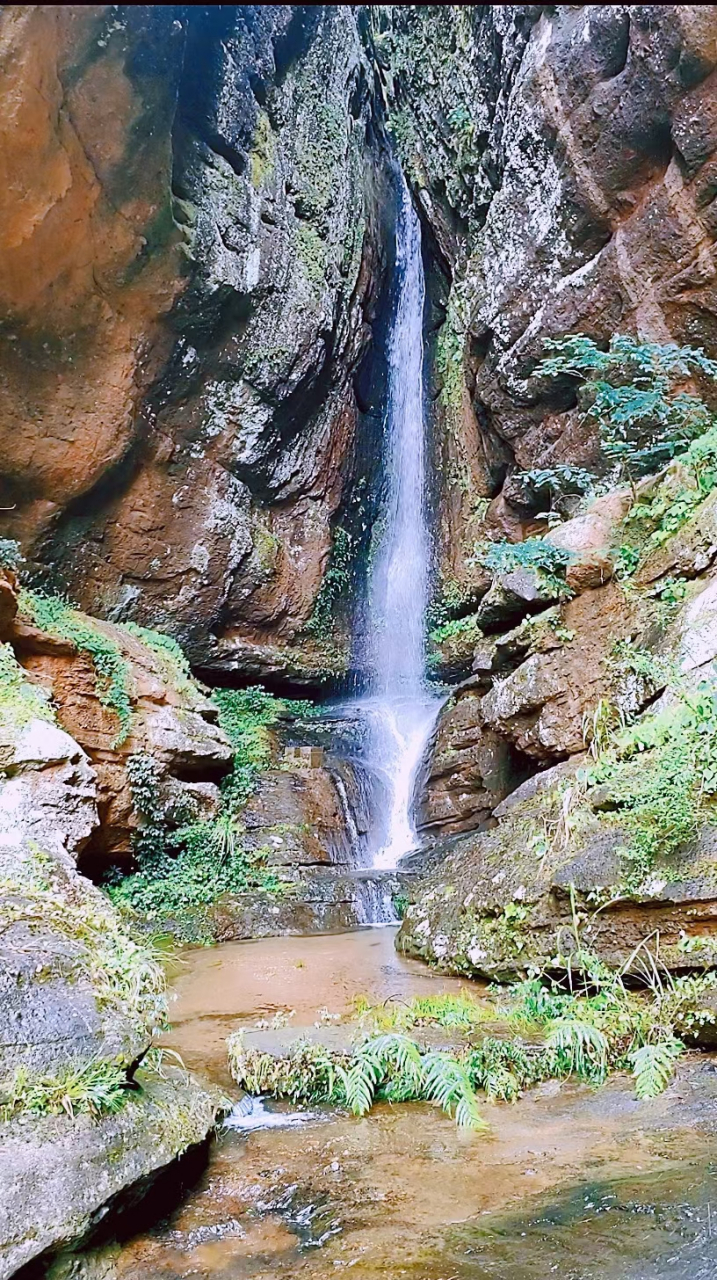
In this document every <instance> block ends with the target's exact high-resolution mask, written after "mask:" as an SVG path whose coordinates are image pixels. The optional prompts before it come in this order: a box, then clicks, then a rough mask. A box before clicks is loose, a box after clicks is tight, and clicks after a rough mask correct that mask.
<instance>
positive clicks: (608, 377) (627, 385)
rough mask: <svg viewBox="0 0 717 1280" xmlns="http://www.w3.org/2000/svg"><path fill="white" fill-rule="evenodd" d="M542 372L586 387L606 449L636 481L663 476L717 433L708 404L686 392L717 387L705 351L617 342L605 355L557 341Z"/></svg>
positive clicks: (593, 347) (587, 343) (584, 399)
mask: <svg viewBox="0 0 717 1280" xmlns="http://www.w3.org/2000/svg"><path fill="white" fill-rule="evenodd" d="M545 348H546V351H548V352H549V353H550V354H549V355H548V356H547V357H546V358H545V359H543V360H542V361H541V363H540V364H539V366H538V370H537V372H538V373H540V374H543V375H548V376H549V377H559V376H561V375H566V374H567V375H569V376H570V377H573V378H577V379H579V380H580V383H581V390H580V394H579V402H580V404H581V406H582V407H583V409H584V412H585V414H586V416H587V417H589V418H592V419H593V421H594V422H596V424H597V425H598V426H599V429H600V435H601V439H602V444H603V449H604V451H605V454H606V456H607V457H608V458H610V459H613V460H614V461H615V462H617V463H618V464H619V466H620V467H621V469H623V470H624V471H625V472H626V474H627V475H628V476H629V477H630V478H631V477H632V476H635V475H643V474H646V473H649V472H651V471H655V470H657V469H658V467H660V466H661V465H662V464H663V463H665V462H668V461H669V460H670V459H671V458H673V457H675V455H676V454H678V453H680V452H682V450H684V449H686V448H687V446H688V444H689V443H690V441H691V440H694V439H695V438H696V437H697V436H699V435H702V434H703V433H704V432H705V431H706V430H707V428H708V427H709V426H710V422H711V418H710V413H709V411H708V409H707V406H706V405H705V403H704V401H703V400H702V399H701V398H700V397H699V396H697V395H694V394H691V393H689V392H687V391H684V390H683V389H682V388H683V387H684V384H685V382H686V381H688V380H689V379H691V378H694V377H695V376H697V377H704V378H708V379H710V380H711V381H714V380H716V379H717V362H715V361H714V360H710V359H709V358H708V357H707V356H706V355H705V353H704V351H703V350H702V349H701V348H694V347H679V346H677V344H675V343H666V344H659V343H648V342H639V341H638V340H637V339H635V338H631V337H627V336H625V335H620V334H616V335H615V336H614V337H613V338H612V340H611V342H610V346H609V347H608V349H607V351H602V350H600V348H599V347H598V346H597V344H596V343H595V342H593V340H592V339H591V338H588V337H586V336H585V335H584V334H572V335H569V336H567V337H564V338H558V339H549V340H548V341H547V342H546V344H545Z"/></svg>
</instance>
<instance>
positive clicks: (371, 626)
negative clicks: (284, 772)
mask: <svg viewBox="0 0 717 1280" xmlns="http://www.w3.org/2000/svg"><path fill="white" fill-rule="evenodd" d="M396 274H397V294H398V296H397V300H396V314H395V318H394V321H393V326H392V330H391V338H390V349H389V381H388V397H387V408H386V426H385V439H386V444H385V450H384V455H383V460H382V461H383V468H384V471H385V478H384V486H385V497H384V500H383V505H382V507H381V509H380V513H379V518H378V525H377V529H376V532H375V543H374V545H373V546H372V551H371V555H372V567H371V573H370V577H369V583H368V592H369V599H368V635H367V639H366V640H365V641H364V644H365V648H366V652H365V653H364V654H361V655H360V661H361V660H363V662H364V663H365V665H366V667H367V669H368V670H367V696H366V698H365V700H364V702H363V712H364V714H365V715H366V717H367V719H368V733H367V738H366V746H365V751H366V759H367V761H368V763H369V764H370V766H371V767H372V768H373V769H375V770H377V771H378V772H379V773H380V774H381V776H382V777H383V778H384V779H385V797H386V799H385V806H384V812H382V813H380V814H379V815H378V816H377V821H376V826H375V830H374V832H373V833H372V836H373V843H374V852H373V865H374V866H375V867H395V866H396V864H397V862H398V861H399V859H400V858H401V857H403V855H404V854H407V853H410V852H411V850H412V849H413V847H414V845H415V843H416V831H415V826H414V819H413V793H414V786H415V782H416V776H417V773H418V769H419V767H420V764H421V761H422V758H423V755H424V752H425V748H426V744H427V742H428V739H429V737H430V734H431V731H432V729H433V725H434V722H435V718H436V715H437V713H438V708H439V705H440V699H437V698H436V696H435V695H433V696H432V695H431V694H430V692H429V691H428V689H427V687H426V681H425V672H426V654H425V628H426V606H427V602H428V578H429V567H430V543H429V537H428V518H427V503H426V441H425V434H426V427H425V416H424V408H423V308H424V278H423V263H422V259H421V232H420V225H419V222H418V218H417V216H416V213H415V210H414V208H413V206H412V204H411V198H410V195H409V193H408V189H407V187H406V185H405V182H404V181H403V179H401V183H400V193H399V207H398V216H397V221H396Z"/></svg>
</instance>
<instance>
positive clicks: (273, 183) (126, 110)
mask: <svg viewBox="0 0 717 1280" xmlns="http://www.w3.org/2000/svg"><path fill="white" fill-rule="evenodd" d="M113 15H114V11H113V10H109V9H108V10H106V11H105V10H103V9H102V8H101V7H100V8H97V9H87V10H80V9H78V10H77V11H76V12H75V11H74V10H72V9H70V10H67V11H62V10H59V9H58V10H52V11H50V10H47V11H45V10H43V11H41V12H40V11H38V12H37V13H36V14H30V13H29V12H28V13H27V14H22V15H21V14H20V13H19V12H18V14H13V15H10V14H9V13H8V14H7V15H4V18H3V31H2V39H3V42H4V47H5V49H6V61H5V63H4V64H3V72H2V74H3V75H4V77H5V85H6V93H7V94H9V95H10V97H12V100H13V111H12V113H11V115H10V117H8V119H6V121H5V126H4V141H2V140H0V147H1V146H4V148H5V154H6V156H7V158H8V163H9V166H10V168H11V169H12V168H13V166H15V170H16V178H14V179H13V182H11V183H10V184H9V185H8V186H7V188H6V190H5V192H4V197H3V198H4V202H5V208H6V214H5V218H4V227H5V239H6V245H5V254H4V261H5V264H6V265H5V273H4V275H3V278H2V280H1V281H0V292H1V294H2V300H3V307H4V311H5V313H7V314H8V315H12V317H13V319H12V322H11V324H12V325H13V326H14V332H13V333H12V335H11V341H10V342H9V343H8V346H7V349H6V352H5V355H4V357H3V359H4V361H5V380H4V384H3V385H4V388H5V390H4V392H3V394H4V396H5V402H6V413H5V418H4V422H5V428H4V430H5V434H4V437H3V441H4V466H3V471H4V478H5V479H4V483H5V489H4V492H5V496H6V498H7V499H8V501H7V503H6V505H7V506H9V507H10V506H11V507H12V508H13V515H12V519H11V521H10V522H9V523H10V524H11V525H12V528H11V529H10V528H8V532H9V533H10V534H11V535H12V536H21V537H22V539H23V543H24V545H25V547H26V548H27V549H28V551H29V552H30V554H31V555H32V556H34V557H36V558H37V559H38V560H39V561H40V562H42V563H43V564H49V565H52V566H53V567H54V568H55V569H56V570H57V571H58V573H59V575H60V579H61V580H62V581H63V582H64V584H65V585H66V586H68V587H69V589H70V590H71V591H72V593H73V595H74V596H75V597H76V598H78V599H79V600H80V602H81V603H82V604H83V606H84V607H86V608H88V609H89V610H90V611H91V612H93V613H98V614H100V615H103V616H105V617H110V618H115V619H117V618H130V617H132V618H135V619H136V620H137V621H139V622H143V623H144V622H149V623H151V625H152V626H159V627H160V628H161V629H164V630H167V631H170V632H171V633H173V634H175V635H176V636H178V638H180V639H181V640H182V641H184V642H185V643H187V644H188V645H189V648H190V650H191V653H192V656H193V658H194V659H195V660H196V661H198V662H202V663H211V664H212V666H213V668H214V669H215V670H216V669H220V670H225V671H228V672H234V671H243V672H244V673H245V674H248V675H256V674H259V675H269V676H279V677H282V678H285V679H288V680H290V681H299V682H301V681H302V680H303V681H304V682H305V683H306V682H308V683H310V684H311V683H314V684H321V683H323V682H325V681H326V679H328V678H332V677H333V676H334V675H335V673H336V670H337V669H338V670H339V671H341V670H342V669H343V665H344V663H345V658H342V656H341V651H340V646H339V648H336V645H334V646H333V647H332V648H331V649H330V652H327V651H326V648H325V646H324V649H323V650H322V647H321V645H319V646H318V648H317V646H316V644H315V643H314V642H312V640H311V638H310V637H304V638H303V639H301V638H300V639H299V642H298V643H297V644H296V645H294V641H295V640H296V638H297V636H298V635H299V633H300V632H301V630H302V628H303V627H304V625H305V624H306V623H307V621H308V620H309V617H310V615H311V613H312V609H313V606H314V603H315V600H316V597H317V594H318V592H319V589H320V586H321V582H322V578H323V575H324V571H325V569H326V567H327V563H328V558H329V553H330V549H331V544H332V529H331V522H332V519H333V517H334V515H335V514H336V512H337V508H338V506H339V504H340V502H341V499H342V493H343V488H344V483H345V479H346V476H347V475H348V473H349V472H350V469H351V465H352V463H351V459H352V456H353V455H352V450H353V444H354V434H355V429H356V422H357V416H358V409H357V404H356V399H355V396H354V392H353V388H352V377H353V374H354V372H355V370H356V367H357V364H358V361H359V358H360V356H361V354H362V352H363V350H364V348H365V346H366V342H367V339H368V337H369V335H370V328H369V326H370V322H371V319H372V307H373V302H374V299H375V295H376V292H377V290H379V289H380V282H381V278H382V272H383V265H382V258H381V253H382V249H381V248H380V244H382V243H383V240H382V237H381V236H379V234H378V227H379V224H380V222H381V219H382V218H383V213H382V212H381V208H382V207H383V203H384V195H385V193H384V194H382V192H381V188H382V183H383V184H384V186H385V181H384V178H383V177H382V166H383V160H382V153H381V146H380V143H379V142H377V135H376V130H375V121H374V106H373V104H372V98H371V72H370V69H369V64H368V61H367V57H366V53H365V51H364V47H363V45H362V40H361V36H360V34H359V29H358V17H357V15H356V14H355V13H354V12H353V10H351V9H346V8H341V7H333V6H318V7H314V8H313V9H312V8H310V7H309V8H303V7H301V6H295V7H292V6H289V5H277V6H269V7H264V8H262V7H261V6H248V7H244V8H240V9H232V10H230V9H221V8H212V7H210V8H208V9H206V8H205V9H198V10H196V11H192V12H191V13H190V12H189V11H187V12H186V13H185V12H184V11H179V10H175V9H170V8H167V9H157V10H152V11H150V10H146V9H141V10H132V9H128V10H127V11H126V12H125V11H123V12H122V14H121V15H120V16H119V17H118V18H115V17H114V16H113ZM46 87H47V92H46V93H45V92H44V90H45V88H46ZM100 102H101V103H102V113H101V118H100V115H99V114H98V104H99V103H100ZM102 121H104V123H102ZM369 157H370V159H369ZM367 164H368V166H369V167H370V169H371V170H372V177H371V179H368V177H367ZM21 193H22V194H21ZM31 282H32V283H31ZM50 298H51V300H52V303H51V305H48V300H49V299H50ZM20 422H21V423H22V429H21V430H18V425H19V423H20ZM28 422H29V423H30V424H31V425H30V426H28V425H27V424H28Z"/></svg>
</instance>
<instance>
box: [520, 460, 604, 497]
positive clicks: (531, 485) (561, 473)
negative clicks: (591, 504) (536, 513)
mask: <svg viewBox="0 0 717 1280" xmlns="http://www.w3.org/2000/svg"><path fill="white" fill-rule="evenodd" d="M513 479H514V480H515V481H516V483H517V484H519V485H520V487H521V488H522V489H523V491H524V492H525V493H526V494H528V495H530V496H531V497H534V498H538V499H540V498H547V499H549V500H550V502H551V504H552V502H553V500H554V499H555V498H564V497H569V496H571V495H577V494H580V495H582V494H585V493H589V492H590V491H591V490H592V489H593V488H594V486H595V476H594V475H593V474H592V472H590V471H586V470H585V468H584V467H574V466H571V465H570V464H568V463H558V465H557V466H555V467H534V468H532V469H531V470H529V471H518V472H516V474H515V476H514V477H513Z"/></svg>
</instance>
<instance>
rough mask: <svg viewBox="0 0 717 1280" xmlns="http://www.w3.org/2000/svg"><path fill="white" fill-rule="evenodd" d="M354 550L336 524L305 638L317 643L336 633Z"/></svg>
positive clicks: (349, 581)
mask: <svg viewBox="0 0 717 1280" xmlns="http://www.w3.org/2000/svg"><path fill="white" fill-rule="evenodd" d="M353 564H354V547H353V539H352V538H351V534H350V533H348V532H347V530H346V529H342V528H341V526H340V525H338V526H337V527H336V528H335V529H334V531H333V536H332V542H331V553H330V555H329V562H328V565H327V568H326V572H325V574H324V578H323V582H322V583H321V588H320V590H319V594H318V595H317V597H316V600H315V602H314V607H313V610H312V612H311V617H310V618H309V621H308V622H307V623H306V626H305V628H304V630H305V632H306V633H307V635H309V636H312V637H313V638H314V639H316V640H318V641H320V642H328V641H331V640H332V639H333V638H334V636H335V633H336V612H337V609H338V607H339V604H340V603H341V601H342V600H344V599H345V598H346V596H347V593H348V591H349V588H350V587H351V583H352V579H353Z"/></svg>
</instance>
